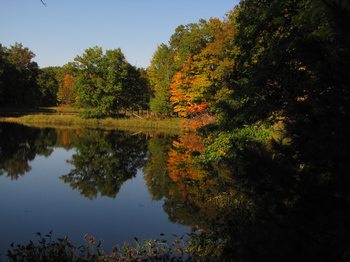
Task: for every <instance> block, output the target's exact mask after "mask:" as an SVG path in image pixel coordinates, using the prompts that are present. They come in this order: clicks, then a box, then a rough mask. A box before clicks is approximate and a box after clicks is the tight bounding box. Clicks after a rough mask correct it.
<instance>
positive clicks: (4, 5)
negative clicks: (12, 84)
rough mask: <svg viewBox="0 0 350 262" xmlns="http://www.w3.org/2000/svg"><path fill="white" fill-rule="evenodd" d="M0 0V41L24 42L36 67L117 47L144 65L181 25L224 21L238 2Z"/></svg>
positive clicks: (138, 64) (148, 63)
mask: <svg viewBox="0 0 350 262" xmlns="http://www.w3.org/2000/svg"><path fill="white" fill-rule="evenodd" d="M44 2H45V3H46V7H45V6H44V5H43V4H42V3H41V2H40V0H0V43H1V44H2V46H5V47H8V48H10V46H11V45H12V46H13V45H14V44H15V43H16V42H17V43H22V44H23V46H24V47H28V48H29V50H31V51H33V52H34V54H35V55H36V57H35V58H34V59H33V61H35V62H37V63H38V65H39V67H40V68H44V67H48V66H63V65H64V64H67V63H68V62H72V61H74V58H75V57H76V56H77V55H80V54H82V53H83V52H84V50H85V49H87V48H90V47H94V46H96V45H97V46H99V47H102V48H103V50H104V51H105V50H109V49H116V48H120V49H121V51H122V52H123V54H124V55H125V57H126V60H127V61H128V62H129V63H130V64H132V65H135V66H137V67H143V68H147V67H148V66H149V65H150V60H151V59H152V56H153V54H154V52H155V50H156V48H157V45H160V44H162V43H164V44H168V41H169V39H170V37H171V35H172V34H173V33H174V32H175V29H176V27H178V26H179V25H181V24H182V25H186V24H189V23H197V22H198V21H199V20H200V19H205V20H209V18H210V17H215V18H220V19H222V18H223V17H224V15H225V14H226V13H227V12H229V11H230V10H232V9H233V8H234V7H235V6H236V5H238V3H239V0H44Z"/></svg>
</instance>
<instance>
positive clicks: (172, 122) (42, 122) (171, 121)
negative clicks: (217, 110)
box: [0, 107, 181, 130]
mask: <svg viewBox="0 0 350 262" xmlns="http://www.w3.org/2000/svg"><path fill="white" fill-rule="evenodd" d="M16 110H17V109H16ZM16 110H15V109H12V110H11V109H1V110H0V116H2V117H1V118H0V121H4V122H16V123H21V124H26V125H30V126H39V127H40V126H48V125H49V126H53V125H56V126H60V127H62V126H78V127H81V126H83V127H102V128H120V127H128V128H137V129H147V130H150V129H161V130H169V129H178V130H180V129H181V125H180V124H181V119H176V118H168V119H164V118H163V119H160V118H156V117H152V118H148V119H147V118H143V119H139V118H132V116H131V115H126V116H125V115H124V116H123V118H118V119H117V118H112V117H108V118H101V119H86V118H82V117H80V116H79V111H77V110H75V109H74V108H71V107H51V108H41V109H38V110H35V111H33V110H32V109H21V110H20V113H19V111H16Z"/></svg>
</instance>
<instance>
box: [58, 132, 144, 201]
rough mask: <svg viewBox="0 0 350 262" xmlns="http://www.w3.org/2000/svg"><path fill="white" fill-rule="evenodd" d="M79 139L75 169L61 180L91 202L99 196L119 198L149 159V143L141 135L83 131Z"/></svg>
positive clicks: (75, 155)
mask: <svg viewBox="0 0 350 262" xmlns="http://www.w3.org/2000/svg"><path fill="white" fill-rule="evenodd" d="M75 140H76V142H75V143H74V144H75V148H76V154H74V155H73V156H72V161H70V163H71V164H72V165H74V167H75V168H74V169H72V170H71V172H70V173H69V174H67V175H62V176H61V177H60V179H62V180H63V181H64V182H65V183H69V184H70V187H71V188H72V189H78V190H79V192H80V194H81V195H83V196H85V197H87V198H89V199H91V200H92V199H94V198H96V197H97V195H98V193H100V194H101V196H107V197H110V198H115V197H116V195H117V194H118V192H119V190H120V187H121V185H122V184H123V183H124V182H125V181H126V180H128V179H130V178H133V177H135V176H136V172H137V169H139V168H142V167H143V165H144V159H145V157H146V156H147V141H146V139H145V136H144V135H142V134H141V133H138V134H132V133H130V132H126V131H105V130H91V129H85V130H83V129H80V130H77V131H76V135H75Z"/></svg>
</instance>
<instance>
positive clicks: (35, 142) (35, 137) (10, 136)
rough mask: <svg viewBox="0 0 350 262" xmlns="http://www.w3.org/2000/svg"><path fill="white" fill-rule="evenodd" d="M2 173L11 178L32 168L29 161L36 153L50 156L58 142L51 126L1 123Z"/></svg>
mask: <svg viewBox="0 0 350 262" xmlns="http://www.w3.org/2000/svg"><path fill="white" fill-rule="evenodd" d="M0 132H1V133H0V135H1V139H0V175H3V172H6V173H7V177H11V180H17V179H18V178H19V176H23V175H24V174H25V173H27V172H29V171H30V170H31V167H30V166H29V163H28V162H29V161H32V160H34V158H35V156H36V155H41V156H45V157H48V156H50V155H51V153H52V151H53V148H54V146H55V143H56V132H55V130H54V129H50V128H32V127H27V126H24V125H18V124H12V123H0Z"/></svg>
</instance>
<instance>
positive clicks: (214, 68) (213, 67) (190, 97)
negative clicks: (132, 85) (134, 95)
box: [170, 11, 236, 121]
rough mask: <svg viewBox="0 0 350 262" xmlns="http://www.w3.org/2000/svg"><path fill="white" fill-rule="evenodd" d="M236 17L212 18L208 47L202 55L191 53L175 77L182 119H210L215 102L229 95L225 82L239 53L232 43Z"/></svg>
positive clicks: (177, 106)
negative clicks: (204, 117)
mask: <svg viewBox="0 0 350 262" xmlns="http://www.w3.org/2000/svg"><path fill="white" fill-rule="evenodd" d="M234 15H235V11H232V12H231V13H229V14H227V16H226V18H225V19H224V20H223V21H221V20H220V19H217V18H211V19H210V20H209V21H208V22H205V23H204V25H203V32H206V34H207V35H208V39H207V41H208V43H207V44H206V46H205V47H204V48H203V49H202V50H201V52H200V53H198V54H191V53H187V59H186V60H185V61H184V62H183V66H182V69H181V70H179V71H178V72H177V73H176V74H175V75H174V77H173V82H172V83H171V84H170V88H171V94H172V97H171V101H172V102H173V104H174V110H175V111H176V112H180V113H181V115H182V116H184V117H189V116H192V117H193V116H196V115H203V114H206V115H208V114H209V115H210V106H211V105H212V104H213V102H214V101H216V100H217V99H218V98H220V96H222V95H223V94H227V92H229V91H228V89H226V88H225V86H224V85H223V81H222V80H223V79H224V78H225V75H226V74H227V73H228V71H229V70H230V69H231V68H232V67H233V63H234V61H233V60H232V59H231V57H232V54H233V53H234V52H235V48H234V46H233V43H232V40H233V37H234V35H235V33H236V29H235V26H234V25H233V24H232V22H231V17H232V16H234ZM200 121H203V119H200Z"/></svg>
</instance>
